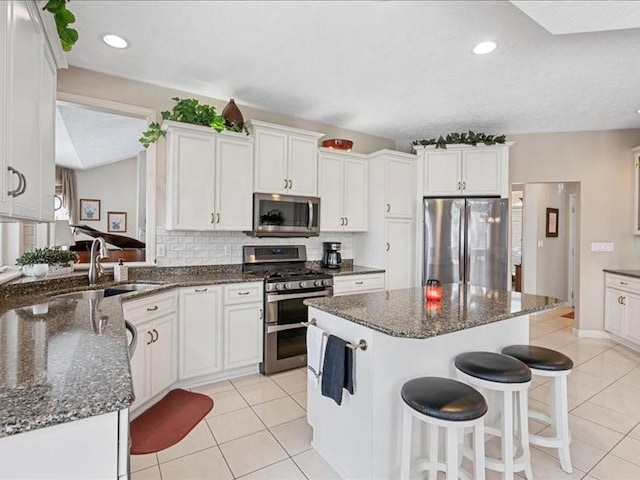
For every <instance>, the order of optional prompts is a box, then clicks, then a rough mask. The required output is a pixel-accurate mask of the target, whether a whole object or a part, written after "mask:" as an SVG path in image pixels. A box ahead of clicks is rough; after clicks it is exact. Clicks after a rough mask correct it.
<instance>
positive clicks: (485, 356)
mask: <svg viewBox="0 0 640 480" xmlns="http://www.w3.org/2000/svg"><path fill="white" fill-rule="evenodd" d="M455 367H456V370H457V374H458V378H460V379H461V380H463V381H465V382H467V383H469V384H470V385H472V386H474V387H477V388H480V389H481V390H482V389H484V390H487V391H494V392H500V394H501V397H502V399H501V400H502V402H501V405H500V410H499V411H498V412H497V413H499V416H500V418H501V425H500V428H494V427H490V426H486V427H485V430H486V432H487V433H488V434H490V435H493V436H496V437H499V438H500V439H501V458H491V457H487V458H486V459H485V465H486V467H487V468H489V469H491V470H495V471H497V472H502V474H503V478H504V479H505V480H511V479H513V478H514V473H515V472H519V471H524V472H525V474H526V476H527V478H528V479H532V478H533V473H532V471H531V452H530V449H529V425H528V419H527V414H526V412H527V411H528V398H527V393H528V390H529V386H530V385H531V369H530V368H529V367H527V366H526V365H525V364H524V363H522V362H521V361H520V360H518V359H516V358H513V357H510V356H508V355H502V354H500V353H495V352H467V353H462V354H460V355H458V356H457V357H456V358H455ZM514 396H515V405H516V406H517V408H515V409H514ZM514 413H516V415H515V418H514ZM514 432H517V434H518V435H517V436H516V435H514ZM516 438H517V440H518V444H517V445H516V449H515V451H514V440H515V439H516ZM467 453H468V452H466V451H465V450H463V454H464V455H465V456H468V455H467Z"/></svg>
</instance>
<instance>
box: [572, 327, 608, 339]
mask: <svg viewBox="0 0 640 480" xmlns="http://www.w3.org/2000/svg"><path fill="white" fill-rule="evenodd" d="M573 334H574V335H577V336H578V337H580V338H603V339H610V338H611V335H610V334H609V333H608V332H605V331H604V330H585V329H578V328H576V327H573Z"/></svg>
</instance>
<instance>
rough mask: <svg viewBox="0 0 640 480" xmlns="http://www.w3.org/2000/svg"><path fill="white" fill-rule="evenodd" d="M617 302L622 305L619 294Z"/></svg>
mask: <svg viewBox="0 0 640 480" xmlns="http://www.w3.org/2000/svg"><path fill="white" fill-rule="evenodd" d="M618 303H619V304H620V305H622V296H619V297H618Z"/></svg>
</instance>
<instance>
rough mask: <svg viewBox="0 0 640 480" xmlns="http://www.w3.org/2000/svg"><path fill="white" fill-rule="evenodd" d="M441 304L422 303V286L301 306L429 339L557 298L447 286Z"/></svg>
mask: <svg viewBox="0 0 640 480" xmlns="http://www.w3.org/2000/svg"><path fill="white" fill-rule="evenodd" d="M442 294H443V295H442V302H440V303H439V304H437V303H436V304H432V303H429V304H426V303H425V300H424V290H423V288H409V289H403V290H389V291H386V292H375V293H361V294H356V295H347V296H343V297H324V298H313V299H308V300H305V301H304V303H305V304H306V305H309V306H310V307H315V308H317V309H319V310H322V311H324V312H327V313H330V314H333V315H336V316H338V317H341V318H344V319H346V320H350V321H352V322H354V323H357V324H360V325H363V326H365V327H368V328H371V329H373V330H377V331H379V332H382V333H385V334H387V335H391V336H394V337H406V338H429V337H435V336H438V335H444V334H447V333H452V332H456V331H459V330H465V329H467V328H472V327H477V326H480V325H486V324H488V323H493V322H497V321H500V320H506V319H508V318H513V317H517V316H520V315H526V314H529V313H534V312H539V311H542V310H548V309H551V308H554V307H559V306H560V305H562V304H563V302H561V301H560V300H558V299H555V298H551V297H542V296H538V295H528V294H520V293H516V292H509V291H507V290H498V289H495V290H494V289H487V288H482V287H472V286H466V287H462V286H460V285H458V284H450V285H443V286H442Z"/></svg>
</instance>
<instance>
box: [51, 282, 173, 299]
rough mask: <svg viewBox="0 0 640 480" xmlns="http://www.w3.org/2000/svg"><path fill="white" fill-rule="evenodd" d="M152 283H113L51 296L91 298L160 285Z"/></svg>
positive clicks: (153, 287) (137, 290) (144, 289)
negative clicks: (94, 288) (108, 285)
mask: <svg viewBox="0 0 640 480" xmlns="http://www.w3.org/2000/svg"><path fill="white" fill-rule="evenodd" d="M160 286H161V285H157V284H154V283H125V284H123V285H114V286H113V287H107V288H103V289H97V290H82V291H80V292H71V293H63V294H62V295H56V296H55V297H53V298H68V299H71V300H91V299H95V298H106V297H114V296H116V295H122V294H124V293H130V292H143V291H147V290H153V289H155V288H158V287H160Z"/></svg>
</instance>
